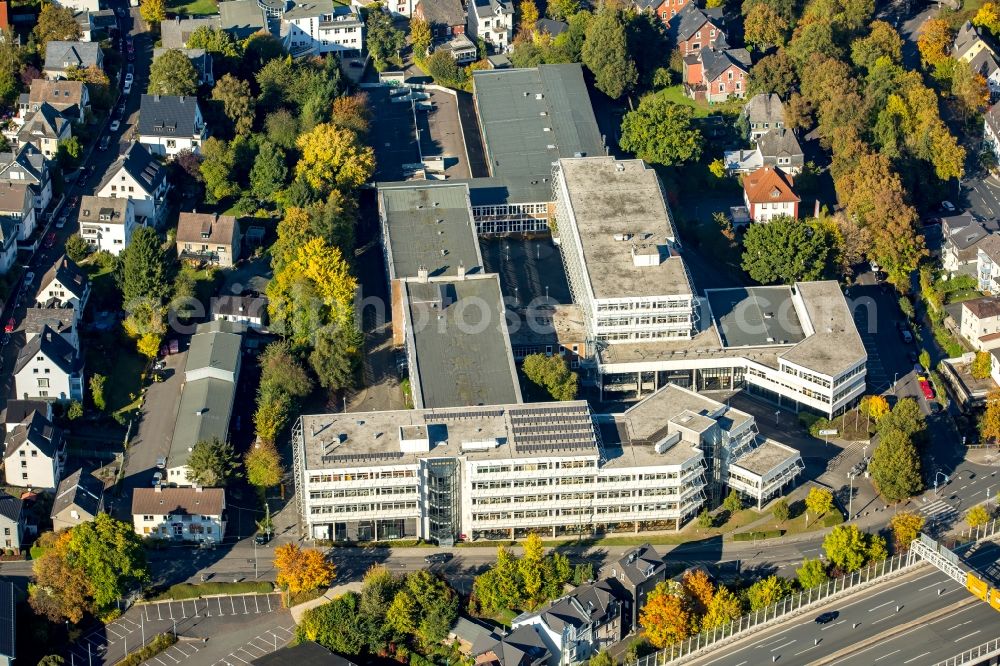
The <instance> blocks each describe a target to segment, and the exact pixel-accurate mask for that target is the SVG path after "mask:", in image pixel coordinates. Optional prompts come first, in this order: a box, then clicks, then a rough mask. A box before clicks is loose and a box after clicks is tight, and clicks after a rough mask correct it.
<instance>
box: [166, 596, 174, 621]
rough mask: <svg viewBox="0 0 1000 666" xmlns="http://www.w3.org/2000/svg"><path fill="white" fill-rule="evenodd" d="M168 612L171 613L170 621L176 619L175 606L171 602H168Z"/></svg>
mask: <svg viewBox="0 0 1000 666" xmlns="http://www.w3.org/2000/svg"><path fill="white" fill-rule="evenodd" d="M167 610H168V611H170V619H171V620H172V619H174V605H173V604H172V603H170V602H169V601H168V602H167Z"/></svg>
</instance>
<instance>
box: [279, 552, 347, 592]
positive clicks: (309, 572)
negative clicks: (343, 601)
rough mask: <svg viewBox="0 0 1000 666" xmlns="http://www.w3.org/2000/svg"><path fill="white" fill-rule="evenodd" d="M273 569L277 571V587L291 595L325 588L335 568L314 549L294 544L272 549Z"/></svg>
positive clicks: (331, 578)
mask: <svg viewBox="0 0 1000 666" xmlns="http://www.w3.org/2000/svg"><path fill="white" fill-rule="evenodd" d="M274 567H275V568H276V569H277V570H278V577H277V580H278V585H281V586H284V587H287V588H288V591H289V592H291V593H292V594H297V593H299V592H305V591H309V590H315V589H317V588H320V587H326V586H327V585H329V584H330V582H331V581H332V580H333V575H334V573H335V572H336V568H335V567H334V566H333V564H331V563H330V562H328V561H327V560H326V558H325V557H323V553H322V552H320V551H318V550H316V549H315V548H299V547H298V546H297V545H295V544H294V543H288V544H284V545H282V546H278V547H277V548H275V549H274Z"/></svg>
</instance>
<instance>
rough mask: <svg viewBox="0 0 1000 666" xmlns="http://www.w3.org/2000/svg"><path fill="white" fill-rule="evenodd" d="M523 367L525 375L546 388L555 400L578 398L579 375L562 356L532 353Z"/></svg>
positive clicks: (525, 360) (526, 358)
mask: <svg viewBox="0 0 1000 666" xmlns="http://www.w3.org/2000/svg"><path fill="white" fill-rule="evenodd" d="M521 368H522V369H523V370H524V376H525V377H527V378H528V380H529V381H531V382H532V383H534V384H535V385H537V386H539V387H541V388H543V389H545V390H546V391H547V392H548V394H549V395H550V396H552V399H553V400H574V399H576V392H577V386H578V377H577V374H576V373H575V372H573V371H572V370H570V369H569V365H568V364H567V363H566V359H564V358H563V357H562V356H546V355H545V354H530V355H529V356H526V357H525V359H524V362H523V364H522V365H521Z"/></svg>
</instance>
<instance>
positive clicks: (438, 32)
mask: <svg viewBox="0 0 1000 666" xmlns="http://www.w3.org/2000/svg"><path fill="white" fill-rule="evenodd" d="M413 15H414V16H416V17H417V18H420V19H423V20H424V21H427V23H428V24H429V25H430V28H431V36H432V37H433V38H435V39H439V40H443V41H447V40H448V39H450V38H451V37H453V36H454V35H464V34H465V8H464V7H462V2H461V0H418V2H417V5H416V7H414V8H413Z"/></svg>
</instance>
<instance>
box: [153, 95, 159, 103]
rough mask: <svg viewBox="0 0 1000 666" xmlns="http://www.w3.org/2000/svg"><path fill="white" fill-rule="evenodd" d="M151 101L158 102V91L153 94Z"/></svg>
mask: <svg viewBox="0 0 1000 666" xmlns="http://www.w3.org/2000/svg"><path fill="white" fill-rule="evenodd" d="M153 101H154V102H159V101H160V94H159V93H157V94H155V95H153Z"/></svg>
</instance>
